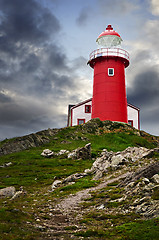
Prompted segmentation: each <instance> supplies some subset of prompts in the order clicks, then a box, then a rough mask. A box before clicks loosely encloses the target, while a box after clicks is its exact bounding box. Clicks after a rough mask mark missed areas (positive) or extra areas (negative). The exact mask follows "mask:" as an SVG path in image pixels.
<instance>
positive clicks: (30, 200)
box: [0, 120, 159, 240]
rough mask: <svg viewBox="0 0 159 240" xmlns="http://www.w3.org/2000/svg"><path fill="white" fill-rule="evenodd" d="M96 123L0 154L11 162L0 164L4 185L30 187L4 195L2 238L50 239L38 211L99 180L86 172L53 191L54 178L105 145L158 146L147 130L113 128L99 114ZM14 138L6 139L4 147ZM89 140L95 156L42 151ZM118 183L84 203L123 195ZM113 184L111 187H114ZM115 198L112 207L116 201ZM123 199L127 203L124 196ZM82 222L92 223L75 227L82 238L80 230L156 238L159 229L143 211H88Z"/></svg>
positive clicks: (82, 164) (94, 235)
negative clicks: (45, 154)
mask: <svg viewBox="0 0 159 240" xmlns="http://www.w3.org/2000/svg"><path fill="white" fill-rule="evenodd" d="M93 126H94V127H91V124H90V125H89V124H85V125H84V126H76V127H69V128H63V129H61V130H60V131H58V132H57V134H56V135H54V136H52V137H51V136H50V141H49V143H46V144H44V145H41V146H39V147H36V148H30V149H27V150H24V151H20V152H16V153H12V154H7V155H4V156H1V157H0V165H1V166H3V164H5V163H9V162H11V163H12V164H11V165H10V166H8V167H1V168H0V171H1V173H0V177H1V178H0V188H4V187H7V186H14V187H15V188H16V190H17V191H18V190H19V188H20V187H21V186H23V188H24V192H25V194H24V195H21V196H20V197H19V198H17V199H15V200H10V199H9V198H6V199H0V204H1V210H0V218H1V223H0V236H1V239H2V240H12V239H16V240H18V239H19V240H20V239H26V240H27V239H28V240H29V239H30V240H31V239H32V240H34V239H45V237H44V236H43V235H42V234H41V231H40V229H39V228H36V224H37V223H38V214H39V212H40V211H44V209H45V208H47V207H48V204H49V202H55V203H56V202H57V201H58V199H62V198H64V197H65V196H67V195H68V194H74V193H75V192H77V191H79V190H82V189H85V188H90V187H94V186H96V185H97V184H98V183H99V181H92V176H87V177H85V178H83V179H79V180H77V181H76V182H75V184H73V185H67V186H62V187H60V188H58V189H57V190H55V191H54V192H50V191H51V184H52V183H53V181H54V180H55V179H58V180H60V179H63V178H66V177H67V176H69V175H71V174H73V173H76V172H83V171H84V170H85V169H88V168H90V167H91V166H92V163H93V161H94V158H95V157H97V156H98V155H99V154H100V152H101V151H102V149H103V148H106V149H107V150H108V151H122V150H124V149H125V148H127V147H129V146H143V147H146V148H154V147H156V146H157V144H158V142H157V141H158V140H157V138H156V137H153V136H151V135H147V134H146V133H142V134H139V133H138V132H134V130H133V129H132V128H128V129H127V128H126V129H125V128H124V127H123V124H122V125H120V124H119V125H118V126H116V125H115V127H114V128H113V126H111V127H110V128H109V130H108V129H106V127H105V126H104V125H103V123H102V122H101V121H100V122H99V120H98V121H97V124H96V125H93ZM121 126H122V128H121ZM124 129H125V130H124ZM9 141H10V140H5V141H3V142H1V143H0V147H2V146H3V145H4V143H5V144H6V142H9ZM11 141H12V140H11ZM89 142H90V143H91V146H92V159H91V160H90V159H86V160H80V159H78V160H72V159H69V158H66V156H56V157H54V158H44V157H42V156H41V152H42V151H43V150H44V149H46V148H49V149H50V150H52V151H54V152H58V151H59V150H61V149H66V150H69V151H72V150H74V149H76V148H77V147H83V146H84V145H85V144H87V143H89ZM157 157H158V156H157ZM117 184H118V183H117V182H116V183H114V185H113V186H112V185H110V186H107V188H106V189H103V192H94V193H92V196H91V198H90V199H89V200H88V201H85V203H84V205H83V209H85V208H87V207H88V206H91V205H92V206H93V204H96V203H97V202H99V204H100V200H101V199H103V198H110V199H111V200H115V199H117V198H119V197H120V196H121V194H122V189H118V188H116V185H117ZM110 189H111V190H112V191H111V192H109V190H110ZM153 198H154V199H158V189H156V190H155V192H154V195H153ZM112 204H113V203H112ZM115 204H116V203H114V206H110V207H116V206H115ZM120 204H125V202H122V203H120ZM42 209H43V210H42ZM46 218H49V219H50V218H51V217H50V215H48V212H47V211H46V212H45V211H44V214H43V219H46ZM41 221H42V220H41ZM80 224H85V225H87V230H86V231H80V232H78V233H76V237H77V239H78V236H83V237H84V238H85V239H87V238H88V237H90V238H89V239H127V240H128V239H130V240H131V239H133V240H135V239H137V240H138V239H142V240H143V239H145V240H146V239H147V240H148V239H153V240H155V239H156V240H157V236H158V235H159V220H158V219H153V220H148V221H144V220H141V219H140V216H138V215H131V216H130V215H119V214H118V215H111V216H110V215H108V214H106V213H105V214H104V213H102V214H101V213H99V214H98V213H97V212H91V213H88V214H86V215H85V216H84V218H83V220H82V221H81V223H80ZM65 230H66V231H69V232H73V231H75V230H76V227H75V226H72V227H71V226H68V227H66V229H65ZM75 232H76V231H75ZM46 239H47V238H46ZM66 239H67V238H66ZM68 239H69V238H68ZM79 239H80V238H79Z"/></svg>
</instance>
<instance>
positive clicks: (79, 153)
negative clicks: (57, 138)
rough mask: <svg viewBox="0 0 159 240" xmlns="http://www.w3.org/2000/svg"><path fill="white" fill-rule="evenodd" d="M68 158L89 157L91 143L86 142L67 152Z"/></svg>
mask: <svg viewBox="0 0 159 240" xmlns="http://www.w3.org/2000/svg"><path fill="white" fill-rule="evenodd" d="M68 158H72V159H83V160H84V159H91V143H87V144H86V145H85V146H84V147H81V148H77V149H75V150H73V151H72V152H71V153H69V154H68Z"/></svg>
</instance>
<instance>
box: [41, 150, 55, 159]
mask: <svg viewBox="0 0 159 240" xmlns="http://www.w3.org/2000/svg"><path fill="white" fill-rule="evenodd" d="M41 156H43V157H47V158H50V157H52V156H54V152H52V151H51V150H50V149H44V150H43V152H42V153H41Z"/></svg>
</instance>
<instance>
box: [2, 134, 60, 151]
mask: <svg viewBox="0 0 159 240" xmlns="http://www.w3.org/2000/svg"><path fill="white" fill-rule="evenodd" d="M58 131H60V129H48V130H44V131H40V132H37V133H33V134H30V135H27V136H24V137H17V138H15V139H10V140H9V141H5V142H4V144H3V145H2V147H1V148H0V156H2V155H6V154H10V153H14V152H19V151H22V150H26V149H29V148H31V147H38V146H40V145H42V144H45V143H48V142H50V137H52V136H54V135H56V134H57V133H58Z"/></svg>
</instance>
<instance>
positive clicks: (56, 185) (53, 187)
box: [51, 180, 62, 191]
mask: <svg viewBox="0 0 159 240" xmlns="http://www.w3.org/2000/svg"><path fill="white" fill-rule="evenodd" d="M61 183H62V181H60V180H55V181H54V182H53V184H52V186H51V188H52V191H54V190H55V188H57V187H59V186H60V185H61Z"/></svg>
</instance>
